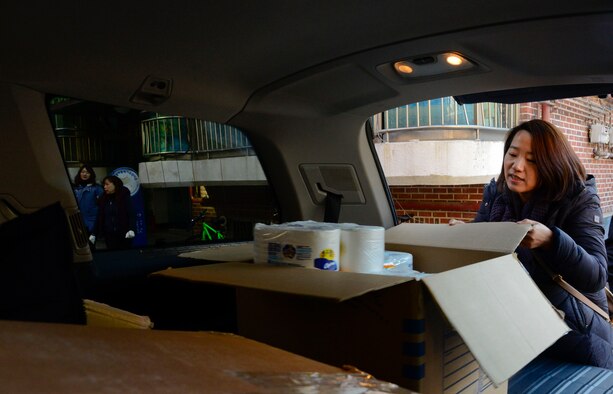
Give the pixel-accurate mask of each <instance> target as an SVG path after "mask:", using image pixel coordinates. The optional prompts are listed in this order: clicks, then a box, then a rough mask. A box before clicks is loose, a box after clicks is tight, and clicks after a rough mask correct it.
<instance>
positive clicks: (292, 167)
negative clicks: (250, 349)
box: [0, 0, 613, 331]
mask: <svg viewBox="0 0 613 394" xmlns="http://www.w3.org/2000/svg"><path fill="white" fill-rule="evenodd" d="M3 9H4V11H5V16H6V17H5V20H4V22H3V23H2V25H1V26H0V31H1V32H2V34H0V42H1V47H2V48H3V55H2V57H0V141H1V142H0V162H1V163H2V165H1V166H0V225H2V226H5V225H7V224H9V223H11V222H12V221H14V220H15V219H16V218H19V217H26V216H27V217H28V220H30V219H32V218H31V217H30V216H28V215H33V214H35V213H36V212H39V211H40V210H41V209H44V208H46V207H50V206H53V205H54V204H56V203H58V202H59V203H60V205H61V208H62V209H63V211H64V213H65V215H66V218H67V223H68V226H67V229H68V230H64V231H67V232H68V234H67V238H68V240H67V242H69V243H70V244H71V245H72V260H73V261H74V267H75V272H76V274H75V278H76V279H75V280H76V281H77V283H78V286H79V287H80V291H81V292H82V296H84V298H92V299H95V300H98V301H101V302H105V303H108V304H110V305H112V306H116V307H119V308H123V309H126V310H128V311H131V312H134V313H137V314H143V315H150V316H151V317H152V320H153V321H154V323H155V325H154V328H159V329H165V328H167V329H178V330H202V329H204V330H219V331H232V330H234V329H235V324H236V322H235V321H234V320H233V317H232V316H231V308H232V305H233V303H234V298H233V297H234V296H233V294H232V292H231V291H228V290H227V289H221V288H215V287H212V288H211V289H210V290H209V291H210V292H211V294H210V295H207V296H206V297H203V298H205V299H207V300H209V301H207V302H206V305H207V307H209V308H211V309H210V313H209V316H208V317H202V316H199V317H195V316H193V314H192V313H191V311H193V308H197V307H200V304H198V303H197V302H196V301H190V302H189V303H188V302H186V303H185V304H184V306H183V307H181V308H178V307H176V303H173V301H176V299H179V298H180V299H183V300H193V299H195V298H196V297H195V295H194V294H196V292H198V291H202V290H199V289H196V287H195V286H192V284H187V283H182V284H177V283H167V282H163V281H156V280H153V279H152V278H150V277H148V275H149V274H151V273H152V272H155V271H158V270H160V269H164V268H167V267H169V266H177V267H178V266H187V265H194V264H198V262H197V261H194V260H185V259H182V258H180V257H178V255H179V254H180V253H182V252H184V251H185V250H187V249H180V248H176V247H170V248H164V245H163V242H160V243H159V244H157V245H155V246H154V247H150V248H140V249H138V248H137V249H134V250H130V251H124V252H121V253H111V252H108V253H104V252H103V251H97V252H92V251H91V250H90V247H89V245H88V242H87V236H86V232H85V230H84V227H83V224H82V220H81V217H80V214H79V208H78V206H77V202H76V200H75V196H74V193H73V190H72V185H71V182H72V179H73V176H74V174H71V173H69V171H68V170H67V167H66V164H65V158H64V157H63V156H62V152H63V151H62V149H61V147H60V145H59V143H58V136H57V129H58V127H59V126H58V124H57V121H56V120H55V118H54V115H57V114H64V115H66V116H68V115H69V114H70V112H69V111H70V109H69V108H68V109H66V108H67V107H62V101H61V100H59V101H58V100H57V98H67V100H69V101H71V102H72V103H76V102H78V103H95V106H94V105H93V104H92V107H91V108H94V107H95V108H102V107H104V108H106V109H108V110H109V111H111V112H112V113H113V114H115V115H117V117H116V118H117V119H118V120H117V121H118V122H122V121H126V122H129V121H137V122H138V121H141V120H143V119H144V117H146V116H148V114H164V115H168V116H178V117H185V118H190V119H200V120H202V121H210V122H215V123H216V124H219V125H225V126H228V127H233V128H236V129H239V130H240V131H241V132H242V133H244V135H245V137H246V138H247V139H248V140H249V142H250V149H252V150H253V152H255V155H257V160H258V161H259V166H261V173H262V175H261V176H260V177H259V178H257V179H258V180H257V181H254V182H253V183H252V184H249V185H248V187H250V188H252V189H250V190H251V192H250V193H254V194H255V195H257V196H258V197H257V198H248V197H246V195H245V194H243V193H245V190H244V189H235V190H236V191H234V192H232V193H230V192H228V193H227V195H226V196H225V197H224V201H230V200H231V201H233V204H234V205H233V206H235V207H236V206H248V205H250V204H255V202H258V201H260V200H259V199H260V198H261V200H262V201H264V200H266V204H265V205H266V208H265V213H264V214H262V216H260V217H258V218H257V219H258V220H261V221H267V222H268V223H285V222H292V221H299V220H313V221H320V222H321V221H329V220H330V218H331V217H332V218H334V219H335V221H337V222H346V223H358V224H362V225H373V226H382V227H384V228H386V229H387V228H391V227H393V226H395V225H397V224H399V223H400V219H399V217H398V215H397V213H396V209H395V205H394V201H393V200H392V197H391V194H390V189H389V187H388V184H387V181H386V178H385V174H384V172H383V169H382V166H381V163H380V161H379V158H378V157H377V154H376V151H375V146H374V138H375V135H374V132H373V126H372V121H371V118H372V117H373V116H375V115H376V114H378V113H381V112H383V111H385V110H388V109H391V108H395V107H399V106H401V105H406V104H409V103H416V102H420V101H423V100H429V99H434V98H439V97H454V99H455V101H456V102H457V103H458V104H460V105H461V104H470V103H479V102H496V103H519V102H527V101H543V100H552V99H561V98H567V97H578V96H599V97H605V98H606V97H611V96H610V95H611V94H613V35H612V32H611V30H612V27H613V5H612V4H611V3H610V2H606V1H591V0H590V1H582V2H570V1H562V2H560V1H557V2H556V1H541V2H529V1H524V0H522V1H518V2H511V3H499V2H486V1H456V2H445V1H430V2H406V1H394V0H392V1H383V2H374V1H373V2H368V1H358V2H306V1H293V2H286V1H277V0H270V1H259V2H235V1H225V2H211V1H200V2H197V1H188V2H183V3H173V2H167V1H162V2H153V3H149V4H143V3H141V2H115V1H112V2H107V3H104V4H90V3H83V2H45V3H40V4H37V5H36V6H33V5H31V4H25V3H23V2H22V3H11V4H6V5H5V6H4V7H3ZM452 55H453V56H455V57H457V58H459V59H460V60H459V62H460V64H459V65H453V64H449V63H448V62H447V61H446V60H447V58H448V57H450V56H452ZM54 99H56V100H55V101H54ZM58 103H59V104H58ZM113 111H114V112H113ZM92 113H93V112H92ZM67 114H68V115H67ZM96 116H97V115H96ZM135 119H136V120H135ZM140 135H141V134H140V131H138V132H136V133H135V134H133V135H131V136H125V135H123V136H122V135H119V136H117V139H113V138H108V141H110V143H111V144H113V143H115V144H116V149H117V150H121V149H122V150H126V151H127V150H130V149H132V150H134V149H136V150H137V151H138V150H139V149H140V146H141V145H140V144H141V141H140ZM114 141H115V142H114ZM134 141H136V142H134ZM111 150H113V149H111ZM141 153H142V152H141ZM137 154H138V152H137ZM466 160H470V158H466ZM118 164H119V163H118ZM140 176H141V177H142V176H143V175H142V174H140ZM188 184H189V185H190V187H193V188H194V190H195V189H197V188H198V183H196V182H193V181H191V182H190V181H186V182H185V183H182V184H181V186H185V185H188ZM221 186H223V184H222V183H220V182H218V183H216V182H211V183H210V184H207V188H212V190H215V189H214V188H215V187H221ZM186 190H187V189H186ZM190 190H191V189H190ZM192 192H193V191H192ZM148 193H154V192H151V191H149V192H148ZM177 193H178V192H177ZM190 193H191V192H190ZM198 193H199V192H198ZM254 194H249V195H254ZM335 195H336V196H338V195H342V196H343V198H342V199H341V200H340V202H339V201H338V200H336V202H334V200H333V199H334V196H335ZM182 196H183V195H182ZM169 201H170V203H172V199H170V200H169ZM262 205H264V204H262ZM258 209H260V208H258ZM262 210H264V208H262ZM205 211H206V210H205ZM236 212H238V211H236ZM205 213H206V212H205ZM203 215H204V214H203ZM237 215H239V216H240V213H237ZM42 220H46V219H42ZM254 220H255V219H254ZM245 223H247V222H245ZM218 224H219V222H216V224H214V226H215V225H218ZM252 224H253V223H252V222H248V223H247V224H244V228H243V230H241V231H243V232H242V233H241V234H242V235H240V236H237V237H235V238H234V239H228V241H232V240H234V241H241V242H242V241H249V240H251V239H252V238H251V237H252V233H251V230H252V227H251V226H252ZM33 226H34V227H35V228H37V226H38V225H37V224H34V225H33ZM236 226H237V227H236V231H237V232H238V231H239V230H238V224H236ZM14 227H15V228H17V227H19V226H14ZM21 227H23V226H21ZM60 228H63V227H62V226H60ZM11 231H17V230H16V229H12V230H11ZM52 232H53V231H52ZM7 234H8V235H7ZM203 236H204V235H203ZM0 237H3V239H2V240H1V241H2V243H1V244H2V245H8V244H11V245H12V246H13V250H11V253H8V254H4V253H3V259H2V264H3V265H6V266H9V265H25V264H28V265H29V266H31V268H29V270H28V271H27V274H26V276H36V275H47V276H48V275H49V274H48V273H45V272H46V271H45V270H42V269H41V268H40V265H39V264H40V262H41V261H47V260H46V259H45V253H46V252H45V251H44V250H45V248H47V247H48V246H49V244H51V243H53V242H51V241H50V240H51V238H49V240H48V241H47V242H43V240H42V239H40V238H41V237H51V235H50V234H49V230H44V229H41V231H40V232H39V231H36V230H35V231H33V232H32V231H31V228H27V229H24V232H23V233H20V234H19V236H16V235H15V233H10V234H9V232H8V230H2V231H0ZM33 241H34V242H33ZM37 241H40V242H37ZM20 242H21V243H20ZM54 242H60V241H57V240H56V241H54ZM62 242H63V241H62ZM15 247H16V249H17V251H15ZM19 248H23V250H26V249H27V250H28V251H29V252H28V253H23V255H21V254H20V253H19V252H18V250H19ZM37 248H40V256H39V257H37V254H36V253H31V251H32V250H38V249H37ZM38 259H40V261H38V262H37V263H38V264H31V263H32V262H33V261H36V260H38ZM9 260H10V261H9ZM51 260H52V259H50V263H52V262H51ZM3 269H5V268H4V267H3ZM64 269H65V267H64V268H58V270H64ZM8 272H13V271H11V270H9V271H8ZM58 272H59V271H58ZM62 272H63V271H62ZM20 278H22V277H20ZM9 280H10V279H9ZM20 280H23V278H22V279H20ZM71 283H72V282H71ZM69 286H73V284H70V285H69ZM37 287H38V286H36V285H33V286H31V287H27V288H28V289H30V290H31V291H35V290H34V289H36V288H37ZM70 289H71V291H72V287H70ZM44 291H46V290H42V292H41V294H40V296H41V297H45V293H44ZM9 296H10V294H9V295H7V297H9ZM19 297H20V298H23V295H20V296H19ZM210 300H216V302H211V301H210ZM220 300H222V301H220ZM71 302H72V301H71ZM30 320H36V318H31V319H30ZM42 320H44V321H49V320H48V319H45V318H43V319H42ZM71 322H72V321H71Z"/></svg>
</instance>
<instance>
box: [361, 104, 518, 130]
mask: <svg viewBox="0 0 613 394" xmlns="http://www.w3.org/2000/svg"><path fill="white" fill-rule="evenodd" d="M372 120H373V127H374V130H375V131H381V130H386V129H405V128H413V127H425V126H478V127H482V126H485V127H493V128H507V129H509V128H511V127H514V126H516V125H517V124H518V122H519V105H518V104H500V103H477V104H464V105H458V104H457V103H456V102H455V100H453V98H451V97H443V98H442V99H433V100H427V101H421V102H419V103H413V104H409V105H404V106H401V107H397V108H392V109H389V110H387V111H385V112H383V113H381V114H377V115H375V116H373V119H372Z"/></svg>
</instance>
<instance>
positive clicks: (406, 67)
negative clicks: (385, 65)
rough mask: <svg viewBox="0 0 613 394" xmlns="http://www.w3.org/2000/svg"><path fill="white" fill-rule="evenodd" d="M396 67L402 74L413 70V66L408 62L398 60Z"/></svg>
mask: <svg viewBox="0 0 613 394" xmlns="http://www.w3.org/2000/svg"><path fill="white" fill-rule="evenodd" d="M394 68H395V69H396V71H398V72H399V73H401V74H411V73H412V72H413V67H411V66H409V64H408V63H407V62H396V63H394Z"/></svg>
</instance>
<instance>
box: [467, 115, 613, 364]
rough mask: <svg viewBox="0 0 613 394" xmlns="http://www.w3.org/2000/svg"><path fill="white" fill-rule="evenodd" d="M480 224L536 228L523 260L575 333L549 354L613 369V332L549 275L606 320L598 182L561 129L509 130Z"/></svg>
mask: <svg viewBox="0 0 613 394" xmlns="http://www.w3.org/2000/svg"><path fill="white" fill-rule="evenodd" d="M475 222H517V223H527V224H530V225H531V226H532V227H531V229H530V230H529V231H528V233H527V234H526V236H525V237H524V239H523V240H522V242H521V243H520V246H519V247H518V249H517V255H518V257H519V260H520V261H521V262H522V263H523V265H524V267H525V268H526V270H527V271H528V273H529V274H530V276H531V277H532V278H533V279H534V281H535V282H536V284H537V285H538V286H539V288H540V289H541V291H542V292H543V293H544V294H545V296H546V297H547V298H548V299H549V301H551V303H552V304H553V305H554V306H555V307H556V308H557V309H559V310H561V311H562V312H563V313H564V315H565V317H564V319H565V321H566V323H567V324H568V326H569V327H570V328H571V329H572V331H571V332H570V333H568V334H567V335H565V336H564V337H562V338H560V339H559V340H558V341H557V342H556V343H555V344H554V345H553V346H552V347H551V348H550V349H548V351H547V353H548V354H549V355H550V356H554V357H557V358H560V359H563V360H566V361H571V362H576V363H582V364H588V365H595V366H599V367H604V368H608V369H613V354H612V352H613V347H612V345H611V344H612V343H613V331H612V329H611V326H610V324H609V323H608V322H607V321H606V320H605V319H604V318H602V317H601V316H599V315H597V314H596V313H595V312H594V311H593V310H592V309H591V308H589V307H588V306H586V305H585V304H583V303H582V302H581V301H578V300H577V299H576V298H575V297H573V296H572V295H570V294H569V293H568V292H567V291H565V290H563V289H562V288H561V287H560V286H559V285H558V284H556V283H555V282H554V281H553V280H552V279H551V273H555V274H561V275H562V277H563V278H564V279H565V280H566V281H567V282H569V283H570V284H571V285H572V286H573V287H575V288H576V289H577V290H579V291H580V292H581V293H583V294H584V295H585V296H586V297H588V298H589V299H590V300H591V301H592V302H594V303H595V304H596V305H598V306H599V307H600V308H602V309H603V310H604V311H605V312H607V313H608V307H607V300H606V294H605V291H604V287H605V285H606V284H607V254H606V250H605V245H604V227H603V225H602V211H601V208H600V199H599V197H598V195H597V191H596V182H595V180H594V177H592V176H587V175H586V172H585V168H584V167H583V165H582V164H581V162H580V160H579V158H578V157H577V155H576V154H575V152H574V151H573V149H572V148H571V146H570V144H569V143H568V141H567V140H566V138H565V137H564V135H563V134H562V133H561V132H560V131H559V130H558V129H557V128H556V127H555V126H553V125H552V124H550V123H548V122H545V121H543V120H531V121H529V122H525V123H522V124H520V125H519V126H517V127H515V128H513V129H511V130H510V132H509V134H508V136H507V139H506V141H505V144H504V159H503V164H502V171H501V174H500V176H499V177H498V180H497V181H494V180H492V182H491V183H490V184H489V185H486V188H485V190H484V194H483V201H482V203H481V207H480V209H479V212H478V214H477V216H476V218H475ZM547 270H549V271H550V272H549V273H548V272H547Z"/></svg>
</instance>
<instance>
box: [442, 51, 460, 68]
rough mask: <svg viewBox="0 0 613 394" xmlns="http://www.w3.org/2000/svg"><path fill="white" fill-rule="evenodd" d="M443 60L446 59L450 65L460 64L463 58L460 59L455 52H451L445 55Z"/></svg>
mask: <svg viewBox="0 0 613 394" xmlns="http://www.w3.org/2000/svg"><path fill="white" fill-rule="evenodd" d="M445 60H447V63H449V64H451V65H452V66H459V65H460V64H462V63H463V62H464V59H462V58H461V57H460V56H458V55H455V54H451V55H449V56H447V58H446V59H445Z"/></svg>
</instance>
